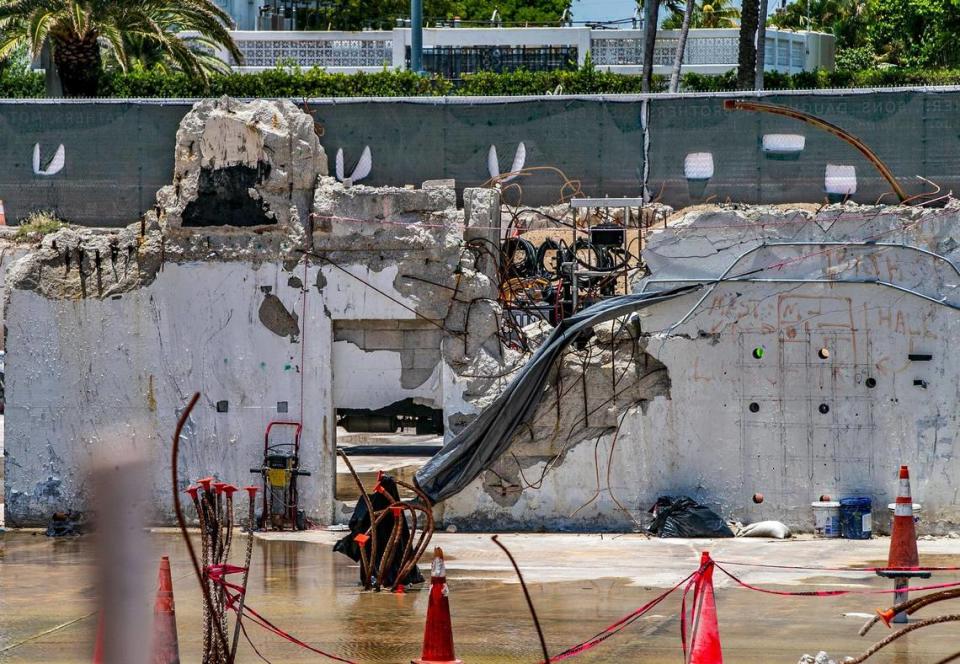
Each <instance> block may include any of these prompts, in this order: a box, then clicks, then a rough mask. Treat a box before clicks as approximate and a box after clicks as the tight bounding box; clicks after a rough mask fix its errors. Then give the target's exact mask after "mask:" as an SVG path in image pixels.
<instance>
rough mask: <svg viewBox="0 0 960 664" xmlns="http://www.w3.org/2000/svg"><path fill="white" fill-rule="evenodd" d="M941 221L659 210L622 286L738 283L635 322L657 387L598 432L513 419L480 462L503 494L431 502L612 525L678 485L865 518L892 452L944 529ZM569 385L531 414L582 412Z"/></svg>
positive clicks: (879, 213)
mask: <svg viewBox="0 0 960 664" xmlns="http://www.w3.org/2000/svg"><path fill="white" fill-rule="evenodd" d="M958 216H960V209H958V207H957V206H956V205H955V204H952V205H950V206H948V207H947V208H945V209H938V210H924V209H916V208H896V207H885V208H879V207H860V206H853V205H849V206H834V207H830V208H827V209H825V210H823V211H821V212H819V213H817V212H816V211H815V209H795V208H794V209H779V208H743V209H736V208H718V207H706V208H701V209H695V210H689V211H684V212H681V213H679V214H678V215H676V216H675V218H674V219H672V220H671V225H670V227H669V228H668V229H666V230H661V231H658V232H655V233H653V234H652V235H650V237H649V238H648V245H647V248H646V250H645V252H644V258H645V259H646V261H647V263H648V265H649V267H650V270H651V272H652V274H651V276H650V278H649V279H647V280H645V281H642V282H640V283H639V284H637V288H639V289H647V290H651V289H663V288H668V287H670V286H672V285H676V284H678V283H684V282H683V281H682V280H688V279H704V280H712V279H717V278H719V277H721V276H724V275H726V276H727V277H730V276H734V277H738V280H736V281H729V282H726V283H722V284H719V285H716V286H710V287H707V288H705V289H703V290H700V291H697V292H695V293H693V294H690V295H687V296H684V297H682V298H679V299H677V300H673V301H670V302H667V303H664V304H661V305H658V306H655V307H653V308H651V309H649V310H648V311H647V312H645V315H644V316H643V317H639V318H638V319H637V321H636V322H637V324H638V325H639V328H640V336H639V338H638V341H637V349H638V351H639V350H641V349H642V351H643V357H644V360H645V361H646V358H647V356H649V357H650V358H652V360H653V361H655V362H658V363H662V365H663V366H664V367H665V369H666V372H667V374H668V377H669V391H668V393H664V394H661V395H654V396H653V398H652V399H650V400H649V401H648V402H646V403H642V402H641V403H637V404H634V405H631V403H630V401H629V400H626V401H625V402H624V404H623V405H622V406H621V407H620V411H619V412H620V418H621V422H620V424H619V427H618V426H617V425H616V424H611V423H609V422H607V423H605V426H607V427H608V428H607V430H606V433H605V434H603V435H601V436H600V437H599V439H598V438H597V437H596V436H595V435H594V436H591V434H593V433H595V432H591V431H587V430H585V429H582V430H581V431H580V432H579V435H577V436H575V437H574V438H573V439H572V440H568V441H566V442H565V441H564V436H565V432H564V431H563V430H562V429H561V430H559V431H558V432H557V435H556V436H555V437H554V438H553V439H552V441H551V444H552V445H554V447H553V448H546V449H545V445H544V444H543V442H541V441H539V440H538V439H537V438H536V437H534V440H532V441H531V440H530V436H531V433H530V432H529V431H521V432H520V433H519V434H518V435H517V437H516V439H515V441H514V444H513V447H512V449H511V452H510V454H508V455H507V456H506V457H505V458H504V459H502V460H501V463H500V464H499V466H500V468H499V469H497V468H495V469H494V471H496V472H498V473H499V474H501V475H505V476H507V477H508V480H509V482H508V483H515V484H517V485H519V486H518V487H517V489H516V494H517V495H514V496H512V497H509V500H507V497H506V496H505V495H504V492H503V489H502V487H501V486H498V484H497V480H496V478H491V473H487V474H485V476H482V477H481V478H480V479H478V480H477V481H476V482H474V483H473V485H472V486H471V488H470V489H468V490H467V491H465V492H463V493H462V494H460V495H458V496H455V497H454V498H452V499H451V500H448V501H447V502H446V504H445V508H444V518H445V519H446V520H447V521H450V522H454V523H458V524H461V525H468V526H469V525H471V524H483V527H500V528H508V527H525V528H532V527H541V526H547V527H567V528H579V529H584V528H617V527H621V528H622V527H630V526H633V525H635V524H637V523H643V522H645V510H646V509H647V508H648V507H649V506H650V505H652V504H653V502H654V501H655V499H656V498H657V496H658V495H662V494H687V495H690V496H693V497H695V498H697V499H699V500H701V501H703V502H706V503H707V504H710V505H711V506H713V507H714V508H716V509H717V510H718V511H719V512H720V513H721V514H723V515H724V516H726V517H728V518H733V519H738V520H743V521H756V520H762V519H779V520H782V521H784V522H786V523H788V524H789V525H790V526H791V527H794V528H796V529H799V530H809V529H810V528H811V526H812V518H811V513H810V502H811V501H814V500H816V499H817V498H818V497H819V496H820V495H821V494H827V495H830V496H833V497H834V498H839V497H844V496H851V495H866V496H870V497H871V498H872V500H873V505H874V516H875V523H876V524H877V529H879V530H883V529H884V528H885V527H886V524H887V523H888V520H889V516H888V514H887V510H886V505H887V503H888V502H892V501H893V499H894V497H895V493H896V487H897V484H896V472H897V469H898V466H899V465H900V464H908V465H909V466H910V468H911V476H912V478H913V497H914V499H915V500H916V501H917V502H921V503H922V504H923V506H924V507H923V513H922V521H921V524H920V525H921V528H924V529H926V530H928V531H932V532H936V531H943V530H946V529H949V528H955V527H956V525H957V524H958V523H960V507H958V505H957V500H956V495H957V491H958V488H960V487H958V480H957V477H960V473H958V471H960V460H958V453H957V451H956V449H955V441H956V440H957V436H958V433H960V432H958V422H957V417H956V413H955V410H956V409H955V404H956V401H957V396H958V393H957V389H958V388H957V385H958V384H960V362H958V361H957V360H956V358H955V354H954V353H951V340H952V339H953V338H955V336H956V333H957V329H958V325H960V316H958V312H957V306H958V305H960V293H958V292H957V288H958V285H960V273H958V272H957V269H956V267H955V266H956V265H957V263H958V261H960V255H958V248H960V243H958V238H957V234H956V228H957V221H958ZM830 242H840V243H844V246H837V245H831V244H825V243H830ZM851 243H859V244H851ZM887 245H892V246H887ZM765 280H774V281H765ZM841 282H850V283H841ZM701 299H702V301H701ZM573 355H575V353H573ZM571 361H573V360H572V359H568V360H566V362H571ZM560 373H561V375H563V374H564V370H563V369H562V368H561V371H560ZM586 376H587V377H586V381H585V382H586V384H587V385H588V386H593V387H596V388H598V389H600V388H601V384H602V382H603V377H606V380H607V381H608V382H609V381H610V369H609V367H608V366H605V364H604V360H603V358H601V357H599V356H598V357H597V358H596V359H595V360H594V361H592V362H589V363H588V364H587V367H586ZM574 379H575V377H574ZM613 391H614V390H613V388H610V389H609V390H608V392H609V393H611V394H612V393H613ZM581 392H582V391H581V390H578V389H577V388H576V387H574V388H573V389H571V390H570V391H569V392H568V393H567V395H566V396H564V397H562V399H561V404H560V405H559V406H556V405H555V404H554V403H552V402H551V401H550V399H549V398H545V399H544V402H543V405H541V408H540V410H539V411H538V414H537V417H538V418H540V417H545V416H546V413H547V411H548V409H549V408H550V407H553V408H557V409H559V412H560V414H561V417H562V415H563V413H564V412H566V411H567V410H568V409H575V410H577V411H578V412H580V413H583V412H584V411H585V407H584V406H583V405H582V400H583V395H582V393H581ZM554 419H555V421H556V417H555V418H554ZM615 432H616V433H615ZM558 444H562V445H559V449H557V446H558ZM559 451H562V454H558V452H559ZM505 469H506V471H507V472H504V470H505ZM491 472H492V471H491ZM521 472H522V475H521ZM518 477H519V480H517V479H516V478H518ZM754 493H762V494H763V495H764V496H765V500H764V502H763V503H762V504H754V503H753V501H752V500H751V497H752V496H753V494H754Z"/></svg>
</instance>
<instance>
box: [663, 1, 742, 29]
mask: <svg viewBox="0 0 960 664" xmlns="http://www.w3.org/2000/svg"><path fill="white" fill-rule="evenodd" d="M739 24H740V10H739V9H737V8H736V7H734V6H733V4H732V3H731V0H701V2H700V3H699V4H695V5H694V7H693V15H692V16H691V17H690V27H691V28H735V27H737V25H739ZM682 26H683V12H677V13H674V14H671V15H670V16H669V18H667V20H665V21H664V22H663V27H664V28H666V29H667V30H679V29H680V28H681V27H682Z"/></svg>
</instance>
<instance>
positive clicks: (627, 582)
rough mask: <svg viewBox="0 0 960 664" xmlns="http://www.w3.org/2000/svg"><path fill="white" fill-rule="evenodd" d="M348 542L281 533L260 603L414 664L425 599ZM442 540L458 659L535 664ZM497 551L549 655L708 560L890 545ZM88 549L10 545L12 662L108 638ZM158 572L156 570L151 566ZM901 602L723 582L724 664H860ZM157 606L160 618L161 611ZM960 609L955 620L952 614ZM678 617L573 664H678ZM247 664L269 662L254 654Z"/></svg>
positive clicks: (807, 583)
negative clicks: (338, 550)
mask: <svg viewBox="0 0 960 664" xmlns="http://www.w3.org/2000/svg"><path fill="white" fill-rule="evenodd" d="M338 536H339V534H338V533H329V532H322V531H321V532H315V533H314V532H311V533H303V534H299V535H298V539H299V540H300V541H297V540H293V539H290V537H289V536H276V535H271V536H270V537H271V539H262V538H258V539H257V541H256V545H255V548H254V562H253V565H252V572H251V580H250V584H249V594H248V602H249V603H250V605H251V606H253V607H254V608H256V609H257V610H258V611H259V612H260V613H262V614H264V615H265V616H267V617H268V618H269V619H271V620H272V621H273V622H275V623H276V624H277V625H278V626H280V627H282V628H284V629H286V630H287V631H289V632H291V633H292V634H294V635H296V636H297V637H299V638H300V639H302V640H304V641H306V642H308V643H311V644H313V645H315V646H317V647H319V648H322V649H325V650H327V651H329V652H333V653H335V654H337V655H340V656H342V657H345V658H348V659H351V660H355V661H357V662H371V663H372V662H384V663H386V662H391V663H402V662H409V661H410V660H411V659H412V658H414V657H416V656H418V654H419V647H420V639H421V635H422V631H423V621H424V615H425V612H426V603H427V594H426V593H425V592H417V591H414V592H410V593H408V594H405V595H393V594H388V593H379V594H377V593H361V592H359V589H358V587H357V575H358V572H357V568H356V566H355V565H354V564H353V563H352V562H351V561H349V560H348V559H346V558H344V557H343V556H341V555H339V554H335V553H333V552H332V551H331V549H330V544H331V543H332V542H333V541H335V539H336V538H337V537H338ZM241 539H242V538H241ZM435 539H436V541H437V543H438V544H440V545H442V546H443V547H444V549H445V550H446V551H447V553H448V557H449V558H450V562H449V573H448V578H449V583H450V590H451V595H450V598H451V602H452V606H453V624H454V630H455V639H456V645H457V654H458V656H460V657H461V658H462V659H463V660H464V661H465V662H467V664H471V663H489V662H505V663H511V662H526V663H533V662H537V661H538V659H539V647H538V644H537V639H536V634H535V632H534V630H533V628H532V625H531V622H530V618H529V614H528V612H527V609H526V605H525V603H524V601H523V597H522V594H521V591H520V588H519V586H518V585H517V584H516V583H515V582H514V577H513V575H512V572H510V570H509V568H508V567H507V562H506V560H505V558H503V556H502V554H499V552H498V551H497V550H496V549H495V548H494V546H493V545H492V543H491V542H490V539H489V536H485V535H475V534H456V535H451V534H440V535H438V536H437V537H436V538H435ZM501 539H502V540H503V541H504V542H505V543H507V544H508V546H510V548H511V550H512V551H513V552H514V554H515V555H516V557H517V559H518V562H519V563H520V565H521V567H522V569H524V571H525V573H526V575H527V580H528V584H529V585H530V589H531V593H532V595H533V600H534V602H535V603H536V606H537V608H538V611H539V615H540V620H541V622H542V624H543V627H544V630H545V633H546V638H547V642H548V644H549V646H550V649H551V651H553V652H556V651H559V650H562V649H563V648H565V647H568V646H570V645H573V644H574V643H577V642H579V641H581V640H584V639H586V638H588V637H590V636H592V635H593V634H595V633H597V632H598V631H600V630H601V629H602V628H604V627H606V626H607V625H608V624H610V623H612V622H614V621H615V620H617V619H618V618H620V617H621V616H623V615H624V614H627V613H629V612H630V611H632V610H633V609H635V608H636V607H638V606H640V605H642V604H644V603H645V602H647V601H648V600H650V599H652V598H653V597H655V596H656V595H658V594H659V593H660V592H662V590H663V588H665V587H670V586H672V585H673V584H675V583H676V582H678V581H679V580H680V579H682V578H683V577H684V576H686V574H688V573H689V572H690V571H692V570H693V569H694V567H695V565H696V561H697V559H698V555H697V551H699V549H701V548H710V550H711V551H712V552H713V554H714V558H715V559H717V560H728V561H733V562H737V561H740V562H747V563H757V562H764V563H768V564H771V563H772V564H787V565H790V564H794V565H804V566H811V567H813V566H828V567H834V566H837V567H844V568H845V567H848V566H867V565H871V564H875V563H876V562H877V561H879V560H882V559H883V558H884V557H885V551H886V546H887V540H882V539H881V540H874V541H870V542H823V541H810V540H807V541H804V540H794V541H787V542H766V541H763V540H723V541H719V540H714V541H681V540H671V541H663V540H646V539H644V538H642V537H640V536H632V535H627V536H620V537H618V536H611V535H606V536H605V537H602V538H601V536H599V535H504V536H502V538H501ZM921 545H922V546H921V556H922V557H923V558H924V560H923V562H924V564H927V565H940V566H947V565H958V564H960V540H937V541H933V542H921ZM150 546H151V548H152V549H153V554H154V555H155V557H156V558H157V559H158V558H159V556H160V555H169V556H170V557H171V562H172V570H173V577H174V590H175V595H176V609H177V623H178V627H179V634H180V647H181V659H182V661H183V662H197V661H199V656H198V650H199V647H200V632H199V629H198V625H199V620H200V594H199V591H198V589H197V586H196V583H195V581H194V580H193V577H192V575H191V574H192V573H191V571H190V567H189V561H188V558H187V556H186V551H185V548H184V546H183V544H182V542H181V541H180V540H179V539H178V537H177V536H176V535H174V534H170V533H164V534H153V535H151V536H150ZM92 549H93V547H92V541H91V538H90V537H89V536H87V537H80V538H71V539H56V540H54V539H48V538H46V537H44V536H43V535H40V534H32V533H25V532H7V533H6V534H4V535H0V661H2V662H11V663H14V662H47V663H50V664H55V663H60V662H89V661H90V658H91V653H92V651H93V638H94V630H95V625H96V618H95V615H94V609H95V600H94V587H93V583H92V581H91V577H92V573H93V556H92ZM155 564H156V563H155V562H154V561H151V566H153V565H155ZM730 569H731V571H734V570H736V572H735V573H737V574H738V575H742V577H743V578H744V579H745V580H747V581H749V582H751V583H757V584H762V585H764V586H769V587H774V588H780V589H784V590H810V589H814V588H821V589H824V588H831V589H835V588H855V589H863V588H886V587H888V585H889V582H888V581H885V580H882V579H879V578H877V577H876V576H874V575H871V574H869V573H867V574H864V573H838V572H820V571H788V570H774V569H757V568H752V567H749V566H736V567H730ZM425 571H426V570H425ZM151 576H153V574H151ZM948 581H960V574H957V573H955V572H949V573H948V572H942V573H937V574H936V575H935V577H934V579H933V580H932V582H948ZM889 598H890V596H889V595H866V596H844V597H831V598H787V597H779V596H773V595H765V594H760V593H756V592H753V591H749V590H746V589H742V588H738V587H734V586H733V584H732V583H731V582H730V581H729V580H724V579H723V578H722V574H720V573H719V572H718V574H717V604H718V611H719V616H720V630H721V636H722V640H723V647H724V656H725V657H724V658H725V661H727V662H730V663H732V664H740V663H744V664H754V663H756V664H759V663H764V664H769V663H772V662H784V663H789V664H793V663H794V662H796V661H797V660H798V659H799V657H800V655H802V654H803V653H804V652H811V651H812V652H814V653H815V652H816V650H818V649H825V650H827V651H828V652H830V653H831V655H833V656H834V657H836V656H838V655H849V654H857V653H859V652H861V651H862V650H864V649H865V648H866V647H867V646H868V645H870V644H871V643H872V642H873V640H874V638H880V637H881V636H882V635H885V634H886V630H885V629H884V630H875V631H874V632H873V633H871V635H870V636H872V637H874V638H869V639H867V638H860V637H858V636H857V630H858V629H859V627H860V626H861V624H862V623H863V622H864V614H868V613H871V612H872V611H873V610H874V608H875V607H877V606H885V605H887V604H888V602H889ZM145 601H146V602H149V603H150V604H151V606H152V599H151V598H149V597H145ZM954 604H955V602H954ZM956 608H957V607H956V606H954V607H951V609H952V611H953V612H956ZM679 610H680V594H679V593H675V594H674V595H672V596H670V597H669V598H668V599H666V600H665V601H664V602H663V603H661V604H660V605H659V606H658V607H656V608H655V609H654V611H653V612H651V613H650V614H648V615H647V616H645V617H644V618H642V619H640V620H639V621H638V622H636V623H635V624H633V625H632V626H631V627H629V628H628V629H627V630H625V631H624V632H622V633H621V634H619V635H617V636H615V637H613V638H611V639H609V640H608V641H606V642H605V643H603V644H602V645H600V646H599V647H597V648H596V649H594V650H592V651H590V652H587V653H585V654H583V655H581V656H579V657H577V658H576V660H579V661H584V662H635V661H637V662H639V661H643V662H647V663H651V664H660V663H666V662H669V663H671V664H676V663H677V662H681V661H682V655H681V651H680V637H679ZM937 612H940V611H937ZM943 612H946V610H944V611H943ZM933 613H934V612H928V614H927V615H932V614H933ZM845 614H854V615H845ZM251 637H252V638H253V641H254V643H255V645H256V646H257V648H258V649H260V651H261V652H262V653H263V654H264V655H265V656H266V657H267V658H268V659H269V660H270V661H273V662H318V661H326V660H323V659H322V658H320V657H319V656H318V655H315V654H312V653H309V652H305V651H303V650H301V649H299V648H298V647H297V646H294V645H292V644H289V643H286V642H283V641H281V640H279V639H277V638H276V637H274V636H271V635H269V634H266V633H264V632H262V631H259V628H256V627H251ZM888 650H889V652H887V651H884V652H882V653H881V654H880V655H877V656H876V657H874V658H872V659H871V660H870V661H871V662H879V663H884V662H885V663H894V662H895V663H897V664H906V663H911V664H912V663H918V664H922V663H925V662H930V663H932V662H936V661H938V660H940V659H942V658H944V657H946V656H947V655H949V654H952V653H954V652H956V651H957V650H960V629H958V628H957V627H956V623H954V624H953V625H952V626H951V625H949V624H948V625H946V626H938V627H933V628H929V629H925V630H920V631H919V632H917V633H915V634H911V635H910V636H908V637H905V638H904V639H902V640H901V643H900V644H898V645H894V646H891V647H890V648H889V649H888ZM237 661H238V662H241V663H242V662H255V661H261V660H259V659H258V658H257V657H256V655H255V654H254V653H253V652H252V650H251V648H250V647H249V646H248V645H246V644H242V645H241V648H240V656H239V657H238V660H237Z"/></svg>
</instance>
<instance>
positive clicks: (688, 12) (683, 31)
mask: <svg viewBox="0 0 960 664" xmlns="http://www.w3.org/2000/svg"><path fill="white" fill-rule="evenodd" d="M694 7H695V0H687V4H686V7H684V10H683V21H682V22H681V23H680V38H679V39H677V51H676V53H675V54H674V56H673V69H672V70H671V71H670V92H677V91H679V90H680V69H681V68H682V67H683V53H684V51H685V50H686V49H687V35H689V34H690V19H692V18H693V10H694Z"/></svg>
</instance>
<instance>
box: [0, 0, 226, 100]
mask: <svg viewBox="0 0 960 664" xmlns="http://www.w3.org/2000/svg"><path fill="white" fill-rule="evenodd" d="M229 21H230V15H229V14H227V13H226V12H225V11H224V10H222V9H221V8H219V7H218V6H217V5H216V4H214V2H213V0H151V1H150V2H144V1H143V0H5V1H4V2H0V33H2V36H0V57H6V56H7V55H9V54H11V53H13V52H15V51H16V50H17V49H18V48H23V47H26V48H27V49H28V50H29V52H30V54H31V55H33V56H34V57H36V56H38V55H39V54H40V52H41V51H42V50H43V48H44V46H45V45H47V44H49V45H50V46H51V48H52V53H53V62H54V64H55V66H56V68H57V72H58V73H59V75H60V80H61V82H62V83H63V89H64V92H65V93H67V94H68V95H73V96H75V95H91V94H96V92H97V89H98V87H99V78H100V75H101V68H102V63H103V60H104V58H103V55H104V54H106V55H108V56H109V57H112V58H113V60H114V61H115V62H116V63H117V64H118V65H119V66H120V67H121V68H123V69H126V68H128V67H129V65H130V61H131V53H132V51H133V50H134V49H135V48H137V45H138V44H139V50H140V51H141V52H145V51H149V50H153V51H154V52H155V54H156V55H155V59H158V60H159V59H162V60H163V61H165V62H167V63H170V64H171V65H172V66H174V67H176V68H177V69H180V70H183V71H185V72H188V73H190V74H191V75H192V76H194V77H196V78H200V79H203V78H206V75H207V72H208V70H209V66H210V64H211V62H212V61H213V58H210V57H204V56H203V55H201V53H202V51H203V49H204V48H213V47H216V46H217V45H222V46H223V47H224V48H225V49H226V50H227V51H229V52H230V54H231V55H232V56H233V57H234V58H235V59H238V60H239V59H241V55H240V52H239V50H238V49H237V47H236V45H235V44H234V43H233V39H232V37H231V36H230V32H229V30H228V29H227V24H228V23H229ZM183 31H192V32H195V33H196V34H197V36H196V37H191V38H189V39H185V38H183V37H182V36H181V33H182V32H183ZM220 66H222V65H220Z"/></svg>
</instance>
